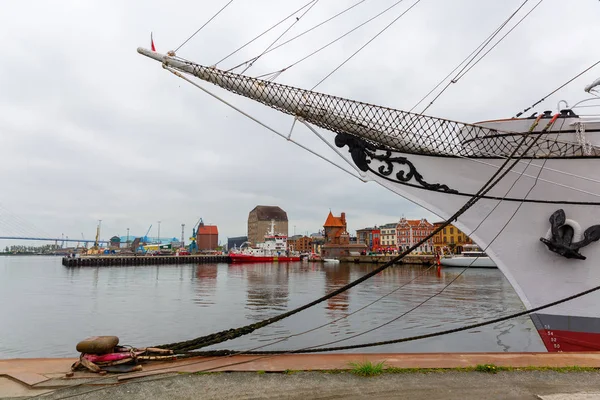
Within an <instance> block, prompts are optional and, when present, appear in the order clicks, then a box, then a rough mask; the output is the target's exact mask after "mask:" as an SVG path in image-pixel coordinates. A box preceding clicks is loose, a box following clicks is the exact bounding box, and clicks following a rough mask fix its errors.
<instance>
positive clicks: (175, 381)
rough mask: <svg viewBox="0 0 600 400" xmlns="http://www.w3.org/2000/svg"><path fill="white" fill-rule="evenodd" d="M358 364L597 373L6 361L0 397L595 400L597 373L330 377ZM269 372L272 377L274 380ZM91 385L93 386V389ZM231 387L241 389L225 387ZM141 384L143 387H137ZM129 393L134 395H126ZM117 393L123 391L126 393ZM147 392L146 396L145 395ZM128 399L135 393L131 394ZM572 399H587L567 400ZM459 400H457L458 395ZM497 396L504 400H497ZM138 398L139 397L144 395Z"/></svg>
mask: <svg viewBox="0 0 600 400" xmlns="http://www.w3.org/2000/svg"><path fill="white" fill-rule="evenodd" d="M364 361H371V362H373V363H377V362H382V361H383V362H385V366H386V367H388V368H389V367H394V368H448V369H451V368H464V367H475V366H477V365H481V364H494V365H496V366H499V367H516V368H526V367H537V368H544V367H573V366H578V367H588V368H589V367H591V368H600V353H465V354H457V353H422V354H393V353H388V354H320V355H318V354H295V355H278V356H243V355H241V356H233V357H221V358H194V359H186V360H179V361H175V362H169V363H164V362H163V363H152V364H146V365H144V367H143V368H144V370H143V371H142V372H137V373H129V374H118V375H117V374H111V375H108V376H106V377H100V376H99V375H97V374H93V373H87V372H76V373H75V375H74V376H73V377H70V378H67V377H66V376H65V374H66V373H67V372H69V370H70V366H71V364H72V363H73V362H75V359H13V360H0V398H17V397H27V396H33V395H38V394H41V393H46V395H45V396H44V398H49V399H52V398H60V397H61V396H64V395H66V394H67V393H69V395H71V394H77V393H81V394H82V396H83V397H79V396H78V398H90V399H92V398H93V399H95V398H99V399H100V398H128V399H132V398H138V397H139V396H141V394H143V393H145V398H147V397H148V396H149V394H152V398H162V397H156V396H159V395H160V396H165V397H164V398H175V397H176V398H303V399H306V398H329V399H331V398H361V397H360V396H362V395H368V396H369V397H371V398H374V399H379V398H381V399H387V398H397V397H394V395H398V394H399V393H402V392H404V393H406V394H408V393H410V398H413V399H419V398H426V397H425V394H427V395H428V396H429V397H428V398H457V399H458V398H460V399H468V398H477V397H469V396H470V395H469V393H470V394H471V395H472V396H477V395H479V396H481V394H482V393H485V391H486V390H488V388H489V390H490V391H491V392H490V393H494V390H497V394H498V396H491V397H490V396H487V397H488V398H531V399H534V398H537V399H541V398H544V397H540V396H555V395H559V397H546V398H547V399H548V400H559V399H561V398H565V399H566V398H575V399H577V398H581V399H595V398H598V399H600V379H599V378H600V373H599V372H597V371H593V370H592V371H589V370H587V371H582V372H566V373H561V372H558V371H507V372H500V373H498V374H487V373H483V372H458V371H452V370H450V371H449V372H435V373H427V374H423V373H419V372H418V371H413V373H392V374H383V375H381V376H379V377H374V378H362V377H357V376H354V375H352V374H350V373H347V372H345V373H340V374H338V373H331V371H334V370H348V369H350V365H349V364H350V363H351V362H364ZM205 371H211V372H230V373H226V374H214V375H191V376H190V375H183V376H181V375H180V374H181V373H197V372H205ZM290 371H312V373H306V372H302V373H299V372H298V373H293V374H290ZM316 371H323V372H316ZM267 372H269V373H267ZM274 372H279V373H275V374H273V373H274ZM172 375H176V377H172ZM186 377H187V380H186ZM424 377H425V378H424ZM98 379H100V380H98ZM191 379H193V380H191ZM143 380H152V381H153V382H146V383H142V381H143ZM91 381H94V382H93V384H92V382H91ZM235 382H238V384H239V385H243V386H238V385H232V384H233V383H235ZM378 382H379V383H378ZM436 382H437V384H436ZM469 382H470V383H469ZM478 382H479V383H478ZM115 384H119V385H124V386H123V389H119V388H120V387H121V386H119V387H117V388H114V387H110V386H111V385H115ZM463 384H464V385H463ZM140 385H142V386H141V387H140ZM206 385H209V386H206ZM306 385H313V386H306ZM436 385H438V386H436ZM461 385H463V386H461ZM502 385H504V386H505V390H506V392H505V393H504V392H502V391H501V390H500V388H501V387H502ZM507 385H508V386H507ZM133 386H135V387H136V388H138V389H135V390H133V389H131V388H132V387H133ZM102 387H105V389H106V392H104V391H95V392H93V393H92V392H90V393H89V394H83V392H86V391H89V390H90V388H93V389H94V390H96V389H98V388H102ZM268 387H271V388H272V391H273V395H274V396H275V397H273V396H271V395H268V396H267V392H266V390H267V388H268ZM436 387H437V389H436ZM124 388H127V390H125V389H124ZM167 388H170V389H169V390H175V391H176V392H177V391H178V390H182V393H181V394H180V395H178V396H173V397H170V396H169V393H170V392H169V391H168V390H167ZM194 388H195V390H194ZM207 388H208V389H207ZM283 388H287V391H285V390H284V391H283V392H282V390H283ZM307 388H310V390H312V392H311V393H308V392H307V390H308V389H307ZM494 388H495V389H494ZM242 389H243V390H242ZM56 390H58V391H57V392H56V393H51V392H53V391H56ZM148 390H150V392H147V391H148ZM420 391H422V394H423V396H424V397H419V396H420V395H419V392H420ZM482 391H483V392H482ZM531 391H533V392H535V393H533V392H531ZM530 392H531V393H530ZM133 393H137V394H135V395H134V394H133ZM161 393H162V394H161ZM186 393H187V394H186ZM511 393H512V394H511ZM565 393H566V394H569V396H571V397H560V396H562V395H563V394H565ZM575 393H579V394H581V396H587V397H573V396H574V394H575ZM126 394H127V396H126ZM171 394H173V393H171ZM458 394H461V396H463V397H460V396H458ZM503 394H505V395H506V396H503ZM138 395H139V396H138ZM509 395H510V396H509ZM513 395H514V396H513ZM46 396H50V397H46ZM103 396H104V397H103ZM128 396H129V397H128ZM131 396H133V397H131ZM194 396H195V397H194ZM438 396H440V397H438ZM511 396H512V397H511ZM515 396H516V397H515ZM519 396H529V397H519ZM531 396H533V397H531ZM535 396H538V397H535ZM590 396H592V397H590ZM139 398H140V399H141V398H144V396H141V397H139ZM480 398H481V397H480ZM546 398H544V399H546Z"/></svg>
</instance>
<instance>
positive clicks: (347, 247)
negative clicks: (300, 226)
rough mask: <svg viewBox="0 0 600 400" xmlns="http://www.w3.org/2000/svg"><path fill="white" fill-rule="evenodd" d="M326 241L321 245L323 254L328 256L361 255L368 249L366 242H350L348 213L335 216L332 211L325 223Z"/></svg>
mask: <svg viewBox="0 0 600 400" xmlns="http://www.w3.org/2000/svg"><path fill="white" fill-rule="evenodd" d="M323 229H324V235H323V237H324V239H325V243H324V244H323V245H322V246H321V255H322V256H323V257H326V258H333V257H344V256H350V255H359V254H360V253H361V252H362V251H365V250H366V246H365V245H364V244H350V234H349V233H348V230H347V224H346V213H342V214H341V215H340V216H339V217H334V216H333V214H332V213H331V211H329V215H328V216H327V220H326V221H325V223H324V224H323Z"/></svg>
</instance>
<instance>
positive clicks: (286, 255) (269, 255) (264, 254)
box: [229, 221, 300, 263]
mask: <svg viewBox="0 0 600 400" xmlns="http://www.w3.org/2000/svg"><path fill="white" fill-rule="evenodd" d="M229 257H230V258H231V262H233V263H254V262H292V261H300V255H299V254H295V253H293V252H291V251H290V250H289V249H288V246H287V235H282V234H275V221H271V229H270V230H269V232H267V234H266V235H265V241H264V242H263V243H257V244H256V247H246V248H242V249H240V250H238V251H236V250H232V251H230V252H229Z"/></svg>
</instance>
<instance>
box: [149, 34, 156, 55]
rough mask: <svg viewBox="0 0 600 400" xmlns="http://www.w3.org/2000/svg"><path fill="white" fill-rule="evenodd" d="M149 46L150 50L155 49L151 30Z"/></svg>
mask: <svg viewBox="0 0 600 400" xmlns="http://www.w3.org/2000/svg"><path fill="white" fill-rule="evenodd" d="M150 48H151V49H152V51H156V47H154V39H153V38H152V32H150Z"/></svg>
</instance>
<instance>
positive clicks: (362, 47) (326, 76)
mask: <svg viewBox="0 0 600 400" xmlns="http://www.w3.org/2000/svg"><path fill="white" fill-rule="evenodd" d="M420 2H421V0H417V1H415V2H414V3H413V4H412V5H411V6H410V7H408V8H407V9H406V10H404V12H403V13H402V14H400V15H398V16H397V17H396V18H394V19H393V20H392V22H390V23H389V24H387V25H386V26H385V27H384V28H383V29H382V30H380V31H379V32H377V34H375V36H373V37H372V38H371V39H369V40H368V41H367V42H366V43H365V44H363V45H362V46H361V47H360V48H359V49H358V50H356V51H355V52H354V53H352V54H351V55H350V56H349V57H348V58H346V59H345V60H344V61H343V62H342V63H341V64H340V65H338V66H337V67H335V68H334V69H333V71H331V72H330V73H328V74H327V75H325V77H324V78H323V79H321V80H320V81H319V82H317V84H316V85H314V86H313V87H312V88H311V89H310V90H315V89H316V88H317V86H319V85H320V84H321V83H323V82H325V80H326V79H327V78H329V77H330V76H331V75H333V74H334V73H335V72H336V71H337V70H339V69H340V68H342V67H343V66H344V65H345V64H346V63H347V62H348V61H350V60H351V59H352V58H354V56H356V55H357V54H358V53H360V52H361V51H362V50H363V49H364V48H365V47H367V46H368V45H369V44H371V42H372V41H373V40H375V39H377V38H378V37H379V36H380V35H381V34H383V32H385V31H386V30H388V28H389V27H390V26H392V25H393V24H395V23H396V21H398V20H399V19H400V18H402V17H403V16H404V15H405V14H406V13H408V12H409V11H410V10H412V8H413V7H414V6H416V5H417V4H419V3H420Z"/></svg>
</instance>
